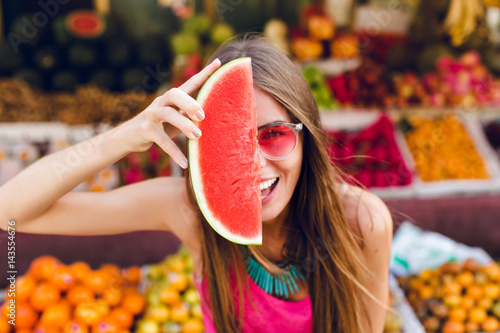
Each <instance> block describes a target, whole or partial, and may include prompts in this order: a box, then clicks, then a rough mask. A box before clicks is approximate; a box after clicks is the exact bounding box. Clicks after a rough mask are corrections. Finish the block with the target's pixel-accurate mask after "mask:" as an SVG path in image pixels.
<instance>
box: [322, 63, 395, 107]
mask: <svg viewBox="0 0 500 333" xmlns="http://www.w3.org/2000/svg"><path fill="white" fill-rule="evenodd" d="M327 82H328V86H329V87H330V89H331V90H332V92H333V95H334V96H335V98H336V99H337V100H338V101H339V102H340V103H341V104H342V105H344V106H356V107H366V108H374V107H391V106H393V104H394V103H393V100H392V96H391V89H390V87H389V84H388V83H387V78H386V77H385V75H384V67H383V66H381V65H379V64H378V63H376V62H374V61H372V60H369V59H366V58H364V59H363V62H362V64H361V66H360V67H358V68H357V69H355V70H352V71H348V72H346V73H344V74H342V75H339V76H335V77H332V78H329V79H328V80H327Z"/></svg>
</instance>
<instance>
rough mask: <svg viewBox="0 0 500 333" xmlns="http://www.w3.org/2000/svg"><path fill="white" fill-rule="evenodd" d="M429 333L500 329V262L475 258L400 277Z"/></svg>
mask: <svg viewBox="0 0 500 333" xmlns="http://www.w3.org/2000/svg"><path fill="white" fill-rule="evenodd" d="M399 282H400V285H401V287H402V288H403V290H404V291H405V294H406V296H407V298H408V302H409V303H410V304H411V306H412V307H413V309H414V310H415V313H416V314H417V316H418V317H419V319H420V320H421V321H422V323H423V325H424V328H425V329H426V332H435V333H438V332H442V333H465V332H500V265H499V264H498V263H491V264H489V265H487V266H480V265H479V264H478V263H477V262H476V261H474V260H473V259H469V260H467V261H466V262H465V263H463V264H459V263H457V262H450V263H446V264H444V265H442V266H441V267H439V268H438V269H437V270H424V271H423V272H422V273H421V274H419V275H417V276H410V277H406V278H400V279H399Z"/></svg>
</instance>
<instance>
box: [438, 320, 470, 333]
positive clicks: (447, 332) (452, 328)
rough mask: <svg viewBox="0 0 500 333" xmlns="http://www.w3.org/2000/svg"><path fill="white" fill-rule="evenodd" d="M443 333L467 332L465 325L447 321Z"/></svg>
mask: <svg viewBox="0 0 500 333" xmlns="http://www.w3.org/2000/svg"><path fill="white" fill-rule="evenodd" d="M442 332H443V333H464V332H465V324H464V323H459V322H454V321H447V322H445V323H444V325H443V327H442Z"/></svg>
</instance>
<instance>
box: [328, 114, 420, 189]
mask: <svg viewBox="0 0 500 333" xmlns="http://www.w3.org/2000/svg"><path fill="white" fill-rule="evenodd" d="M328 135H329V136H330V138H331V139H332V141H333V142H332V144H331V145H330V147H329V154H330V157H331V159H332V162H333V163H334V164H335V165H337V166H338V167H339V168H340V169H341V170H342V171H344V172H346V173H347V174H348V175H349V176H352V177H353V178H354V179H349V178H348V179H347V180H348V181H350V182H352V183H354V182H355V181H357V182H359V183H361V184H362V185H363V186H365V187H367V188H370V187H387V186H403V185H409V184H411V182H412V173H411V171H410V170H409V168H408V167H407V165H406V163H405V162H404V160H403V157H402V155H401V152H400V151H399V148H398V146H397V144H396V139H395V136H394V127H393V125H392V122H391V120H390V119H389V117H387V116H386V115H382V116H381V117H380V118H379V120H378V121H376V122H375V123H374V124H372V125H370V126H369V127H367V128H365V129H363V130H361V131H359V132H355V133H349V132H342V131H337V132H336V131H329V132H328Z"/></svg>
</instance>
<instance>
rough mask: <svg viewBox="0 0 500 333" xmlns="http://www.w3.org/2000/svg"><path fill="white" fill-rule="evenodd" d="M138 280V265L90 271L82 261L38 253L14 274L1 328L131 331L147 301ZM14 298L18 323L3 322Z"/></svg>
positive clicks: (139, 276) (17, 329)
mask: <svg viewBox="0 0 500 333" xmlns="http://www.w3.org/2000/svg"><path fill="white" fill-rule="evenodd" d="M140 280H141V270H140V268H139V267H136V266H133V267H128V268H124V269H121V268H119V267H118V266H116V265H113V264H103V265H101V266H100V267H99V268H98V269H95V270H93V269H92V268H91V267H90V266H89V265H88V264H87V263H85V262H82V261H77V262H74V263H72V264H70V265H65V264H63V263H62V262H61V261H59V260H58V259H57V258H55V257H52V256H48V255H44V256H41V257H38V258H36V259H35V260H33V262H32V263H31V265H30V267H29V270H28V272H27V273H26V274H25V275H23V276H20V277H17V279H16V295H15V299H11V298H10V297H8V296H7V297H6V299H5V302H4V304H3V305H2V306H1V313H0V321H1V322H2V324H0V327H2V328H5V329H4V330H2V332H37V333H38V332H40V333H41V332H96V333H97V332H99V333H100V332H130V330H132V329H133V323H134V320H135V319H136V318H137V316H139V315H140V314H142V312H143V310H144V306H145V303H146V301H145V298H144V296H142V295H141V294H140V293H139V291H138V285H139V282H140ZM14 300H15V304H16V309H15V310H14V311H15V317H16V325H15V326H12V325H9V326H5V325H4V324H5V322H7V321H8V320H9V314H10V313H12V311H13V310H12V307H9V306H10V304H12V301H14ZM2 325H3V326H2ZM14 327H15V331H14Z"/></svg>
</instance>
